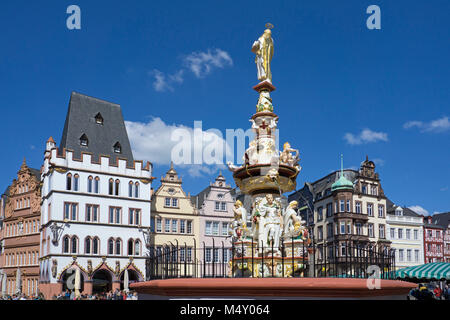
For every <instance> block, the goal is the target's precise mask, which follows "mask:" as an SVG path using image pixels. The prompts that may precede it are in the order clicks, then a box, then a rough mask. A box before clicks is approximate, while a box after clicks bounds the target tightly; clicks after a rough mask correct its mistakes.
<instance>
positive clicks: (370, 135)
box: [344, 129, 388, 145]
mask: <svg viewBox="0 0 450 320" xmlns="http://www.w3.org/2000/svg"><path fill="white" fill-rule="evenodd" d="M344 140H346V141H347V143H348V144H351V145H360V144H366V143H370V142H377V141H388V135H387V133H384V132H375V131H372V130H370V129H364V130H363V131H361V133H359V134H358V135H354V134H352V133H346V134H345V135H344Z"/></svg>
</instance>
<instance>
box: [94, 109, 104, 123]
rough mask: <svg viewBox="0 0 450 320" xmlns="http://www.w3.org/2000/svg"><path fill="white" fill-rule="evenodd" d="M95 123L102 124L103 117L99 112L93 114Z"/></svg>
mask: <svg viewBox="0 0 450 320" xmlns="http://www.w3.org/2000/svg"><path fill="white" fill-rule="evenodd" d="M95 123H97V124H103V117H102V115H101V114H100V112H99V113H97V115H96V116H95Z"/></svg>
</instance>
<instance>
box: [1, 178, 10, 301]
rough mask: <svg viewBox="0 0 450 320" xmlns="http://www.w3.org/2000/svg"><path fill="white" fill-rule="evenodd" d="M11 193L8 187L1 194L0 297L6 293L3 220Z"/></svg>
mask: <svg viewBox="0 0 450 320" xmlns="http://www.w3.org/2000/svg"><path fill="white" fill-rule="evenodd" d="M8 195H9V187H8V188H6V190H5V192H3V194H2V195H1V196H0V297H3V296H4V295H6V285H7V282H6V273H5V271H4V270H3V267H4V265H5V259H4V255H3V253H4V251H5V240H4V232H3V231H4V228H3V220H4V219H5V211H6V201H7V199H8Z"/></svg>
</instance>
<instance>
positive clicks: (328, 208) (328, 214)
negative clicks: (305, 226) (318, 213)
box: [327, 203, 333, 217]
mask: <svg viewBox="0 0 450 320" xmlns="http://www.w3.org/2000/svg"><path fill="white" fill-rule="evenodd" d="M332 208H333V206H332V204H331V203H329V204H327V217H331V216H332V215H333V212H332Z"/></svg>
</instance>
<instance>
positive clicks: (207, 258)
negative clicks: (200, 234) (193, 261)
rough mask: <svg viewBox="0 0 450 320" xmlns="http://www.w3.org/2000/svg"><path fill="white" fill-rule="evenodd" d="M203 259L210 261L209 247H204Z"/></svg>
mask: <svg viewBox="0 0 450 320" xmlns="http://www.w3.org/2000/svg"><path fill="white" fill-rule="evenodd" d="M205 261H206V262H211V248H206V250H205Z"/></svg>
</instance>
